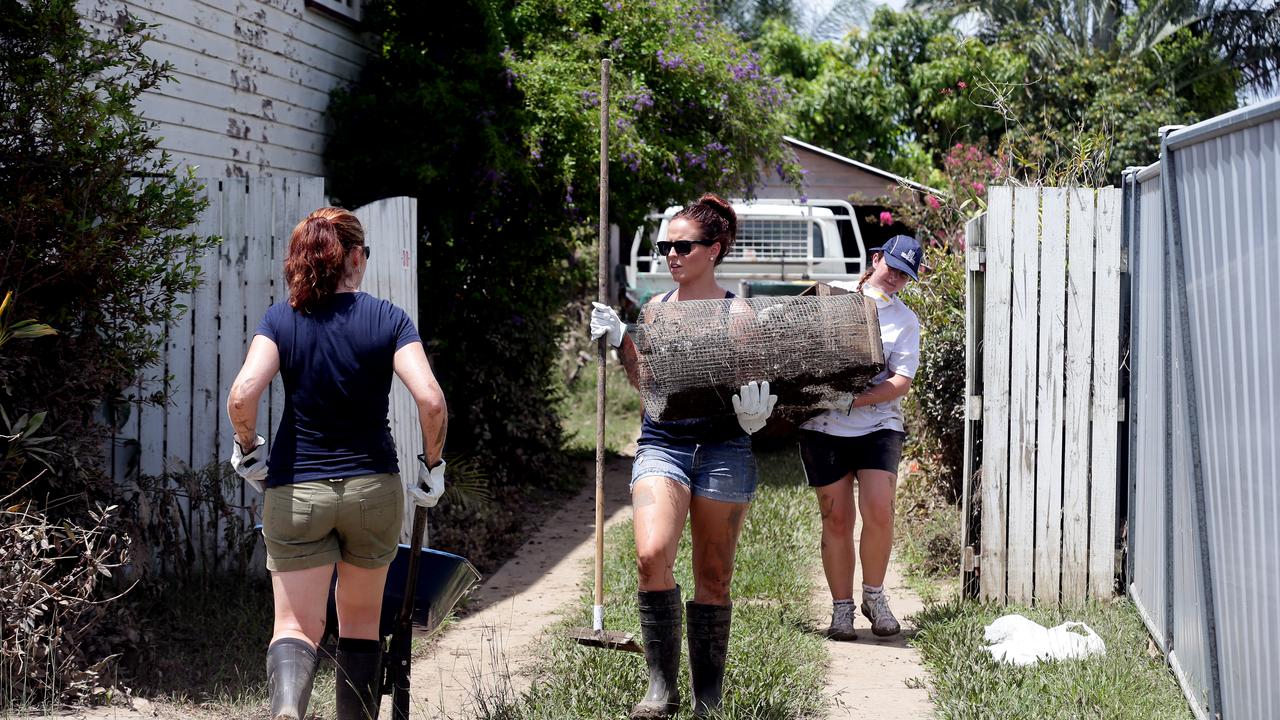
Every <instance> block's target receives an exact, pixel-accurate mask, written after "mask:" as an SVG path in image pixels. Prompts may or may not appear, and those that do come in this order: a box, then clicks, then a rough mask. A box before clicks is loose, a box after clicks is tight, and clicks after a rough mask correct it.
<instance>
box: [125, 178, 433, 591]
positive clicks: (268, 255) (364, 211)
mask: <svg viewBox="0 0 1280 720" xmlns="http://www.w3.org/2000/svg"><path fill="white" fill-rule="evenodd" d="M203 192H204V193H205V195H206V197H207V198H208V200H209V207H208V209H207V210H206V211H205V213H204V214H203V215H202V216H201V218H200V221H199V222H198V223H197V225H196V226H195V228H194V231H195V232H198V233H200V234H202V235H218V236H221V237H222V238H223V240H222V244H221V245H220V246H219V247H218V248H217V249H216V250H215V251H213V252H210V253H209V254H208V255H206V256H205V257H203V258H202V259H201V263H200V264H201V268H202V271H203V282H202V284H201V286H200V287H199V288H197V289H196V291H195V292H194V293H192V294H191V295H190V296H188V297H181V298H179V299H178V303H179V304H181V305H184V306H186V308H187V311H186V312H185V313H184V314H183V315H182V316H181V317H180V318H178V319H177V320H176V321H175V322H174V323H173V324H172V325H170V326H169V327H168V328H165V329H162V330H163V332H165V343H164V351H163V354H162V357H161V359H160V362H159V363H158V364H157V365H156V366H155V367H153V368H148V369H147V370H146V371H144V372H143V373H142V377H141V379H140V382H139V385H138V386H137V388H136V389H135V391H134V393H133V395H134V399H137V398H145V397H150V396H152V395H153V394H155V393H158V392H163V393H164V394H165V396H166V397H167V401H166V402H165V403H164V404H143V405H141V406H140V407H139V409H138V412H136V413H135V414H134V415H133V416H131V417H130V419H129V421H128V422H127V423H126V424H125V426H124V427H123V428H122V429H121V431H120V432H119V434H118V436H117V437H115V438H113V439H112V452H113V464H114V468H115V472H116V475H117V477H118V478H121V479H122V480H124V479H127V478H128V477H130V476H131V475H132V473H134V472H140V473H142V474H143V475H150V476H159V475H162V474H165V473H182V472H185V471H187V470H191V471H202V470H205V469H207V468H209V467H210V466H211V465H214V466H217V465H218V464H221V463H223V462H225V461H226V460H227V459H228V458H229V457H230V456H231V442H232V431H231V425H230V422H229V420H228V419H227V414H226V398H227V395H228V393H229V392H230V388H231V383H232V381H233V380H234V379H235V376H236V373H237V372H238V371H239V369H240V365H241V364H242V363H243V362H244V357H245V353H246V352H247V350H248V346H249V342H250V341H251V340H252V338H253V332H254V330H255V329H256V328H257V325H258V322H259V321H260V320H261V319H262V316H263V314H265V312H266V309H267V308H268V307H270V306H271V304H273V303H275V302H280V301H283V300H285V299H287V297H288V291H287V288H286V287H285V284H284V280H283V262H284V257H285V254H286V251H287V249H288V242H289V236H290V234H291V233H292V231H293V228H294V226H295V225H296V224H297V223H298V222H299V221H300V220H301V219H302V218H304V217H305V216H306V215H307V214H308V213H310V212H311V211H312V210H314V209H316V208H318V207H322V206H323V205H324V204H325V199H324V180H323V178H309V177H272V178H265V177H262V178H250V179H241V178H236V179H227V178H214V179H210V180H207V181H206V187H205V189H204V191H203ZM355 213H356V215H357V216H358V217H360V218H361V221H362V223H364V224H365V225H366V241H367V242H368V244H369V245H370V248H371V251H372V254H371V262H370V267H369V271H368V272H367V273H366V275H365V280H364V287H363V288H362V289H364V290H365V291H366V292H369V293H370V294H372V295H377V296H379V297H384V298H386V299H388V300H391V301H392V302H394V303H396V304H397V305H399V306H401V307H403V308H404V309H405V310H406V311H407V312H409V313H410V316H411V317H413V319H414V321H415V322H417V270H416V268H417V223H416V221H417V202H416V201H415V200H413V199H411V198H392V199H389V200H382V201H379V202H377V203H373V204H371V205H368V206H366V207H364V208H361V209H359V210H356V211H355ZM392 396H393V399H392V406H391V407H392V411H391V427H392V429H393V435H394V437H395V439H396V444H397V448H398V450H399V455H400V464H401V468H402V469H404V468H408V469H409V470H410V471H412V469H413V468H414V463H416V459H415V458H416V455H417V454H418V453H419V452H421V446H422V436H421V432H420V431H419V430H418V424H417V412H416V408H415V407H414V406H413V402H412V400H411V399H409V400H407V401H406V398H407V390H405V389H404V386H403V385H402V384H401V383H400V382H399V381H396V382H395V384H394V387H393V392H392ZM283 408H284V388H283V386H282V385H281V383H280V380H279V377H277V378H276V381H275V382H274V383H273V384H272V386H271V389H270V391H269V392H268V393H266V394H265V395H264V397H263V399H262V402H261V404H260V406H259V408H258V427H259V428H260V430H259V432H261V433H262V434H263V435H264V436H266V437H267V442H268V443H270V442H271V441H272V438H273V437H274V435H275V430H276V428H277V427H278V426H279V423H280V417H281V414H282V412H283ZM226 492H227V496H226V497H225V500H226V501H227V502H228V503H229V504H230V505H233V506H236V507H240V508H242V509H243V510H242V512H243V513H244V516H243V519H244V520H245V521H246V522H250V523H252V522H253V521H255V519H256V518H258V517H259V516H260V514H261V511H260V509H261V498H260V497H259V496H258V493H256V492H255V491H253V490H252V489H251V488H249V487H248V486H246V485H244V484H243V483H238V482H237V483H233V484H231V485H230V486H229V487H228V488H227V490H226ZM179 503H180V508H181V511H182V512H183V513H184V514H186V517H185V518H184V521H183V523H182V525H183V527H182V531H183V533H184V534H185V536H186V537H185V540H186V542H188V543H189V544H190V546H191V547H192V548H193V551H194V559H195V560H196V561H198V562H208V563H211V564H213V565H214V566H218V565H220V564H221V563H222V557H223V554H224V553H225V552H226V551H227V548H226V547H225V539H226V538H225V533H226V530H227V525H226V520H225V517H219V516H215V515H213V514H211V513H210V511H209V508H197V509H196V510H195V511H192V510H191V508H190V505H189V503H187V501H185V500H180V501H179ZM165 562H167V560H164V559H161V560H160V564H161V566H162V567H164V564H165Z"/></svg>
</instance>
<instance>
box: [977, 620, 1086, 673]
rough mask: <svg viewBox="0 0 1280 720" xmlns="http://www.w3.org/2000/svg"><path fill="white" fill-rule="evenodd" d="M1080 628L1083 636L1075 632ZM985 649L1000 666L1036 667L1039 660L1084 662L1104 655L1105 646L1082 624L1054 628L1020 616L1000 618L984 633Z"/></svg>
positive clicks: (1064, 624)
mask: <svg viewBox="0 0 1280 720" xmlns="http://www.w3.org/2000/svg"><path fill="white" fill-rule="evenodd" d="M1073 628H1080V629H1082V630H1083V631H1084V634H1080V633H1077V632H1073V631H1072V629H1073ZM983 636H984V637H985V638H986V640H987V642H988V643H990V644H989V645H988V646H987V647H986V648H984V649H985V650H986V651H987V652H989V653H991V657H993V658H995V660H996V661H998V662H1003V663H1007V664H1010V665H1033V664H1035V663H1036V662H1039V661H1040V660H1068V659H1081V658H1086V657H1089V656H1090V655H1105V654H1106V652H1107V649H1106V646H1105V645H1104V644H1103V642H1102V638H1100V637H1098V634H1097V633H1096V632H1094V631H1093V628H1091V627H1089V626H1088V625H1085V624H1084V623H1081V622H1065V623H1062V624H1061V625H1058V626H1056V627H1052V628H1046V627H1044V626H1043V625H1041V624H1039V623H1036V622H1033V621H1031V620H1028V619H1027V618H1025V617H1023V616H1021V615H1005V616H1004V617H1001V618H997V619H996V620H994V621H993V622H992V623H991V624H990V625H988V626H987V627H986V628H985V629H984V630H983Z"/></svg>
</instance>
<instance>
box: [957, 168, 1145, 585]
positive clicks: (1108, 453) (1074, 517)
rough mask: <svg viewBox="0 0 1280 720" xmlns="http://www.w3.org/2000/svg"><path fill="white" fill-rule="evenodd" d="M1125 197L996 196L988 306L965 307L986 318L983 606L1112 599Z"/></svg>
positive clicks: (990, 223)
mask: <svg viewBox="0 0 1280 720" xmlns="http://www.w3.org/2000/svg"><path fill="white" fill-rule="evenodd" d="M1119 199H1120V198H1119V191H1118V190H1114V189H1104V190H1092V189H1073V190H1066V189H1057V188H1047V189H1046V188H1038V187H1028V188H1017V189H1014V188H992V189H991V192H990V196H989V201H988V206H987V215H986V227H985V236H984V237H983V238H982V239H981V240H980V242H982V243H984V244H985V249H986V266H985V278H984V283H983V284H982V286H983V297H980V298H970V299H969V302H970V303H971V304H974V305H977V306H980V307H981V308H982V312H983V314H984V321H983V328H982V338H981V357H982V368H981V372H980V373H977V375H978V376H979V377H980V378H981V383H980V387H978V388H977V390H976V392H977V393H978V394H980V395H981V396H982V449H981V453H980V455H981V468H982V470H981V487H982V491H981V498H982V504H981V512H982V516H981V533H980V543H981V552H980V557H979V586H980V593H981V596H982V597H983V598H984V599H989V600H996V601H1001V602H1003V601H1009V602H1017V603H1031V602H1035V603H1036V604H1039V605H1058V604H1059V603H1064V604H1072V605H1074V604H1079V603H1080V602H1082V601H1083V600H1084V599H1085V598H1086V597H1094V598H1105V597H1108V596H1109V595H1110V594H1111V591H1112V589H1113V585H1114V572H1115V517H1116V515H1115V510H1116V483H1117V478H1118V470H1119V468H1118V463H1117V445H1118V438H1119V431H1120V428H1119V425H1118V423H1119V420H1120V416H1119V387H1120V383H1119V373H1120V362H1119V348H1120V341H1121V338H1120V230H1121V228H1120V213H1119ZM980 227H981V226H977V225H973V224H971V225H970V226H969V231H970V232H973V231H975V230H977V229H979V228H980ZM976 287H979V284H977V283H970V284H969V288H970V291H971V292H973V291H974V288H976ZM968 342H969V348H968V355H969V357H970V358H972V357H977V353H978V352H979V348H978V347H977V346H976V342H975V338H972V337H970V338H969V340H968ZM970 442H972V438H971V439H970ZM967 452H968V453H969V454H970V456H973V455H974V454H975V453H974V448H968V450H967ZM966 482H968V478H966ZM965 497H968V494H967V490H966V495H965ZM963 512H965V513H967V512H968V509H967V508H965V509H964V510H963Z"/></svg>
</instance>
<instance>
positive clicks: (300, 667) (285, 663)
mask: <svg viewBox="0 0 1280 720" xmlns="http://www.w3.org/2000/svg"><path fill="white" fill-rule="evenodd" d="M316 666H317V662H316V651H315V648H313V647H311V643H309V642H307V641H305V640H299V639H297V638H281V639H280V640H277V641H275V642H273V643H271V647H269V648H267V687H268V688H269V689H270V692H271V720H302V718H305V717H306V716H307V704H308V703H309V702H310V701H311V684H312V682H313V681H314V680H315V677H316Z"/></svg>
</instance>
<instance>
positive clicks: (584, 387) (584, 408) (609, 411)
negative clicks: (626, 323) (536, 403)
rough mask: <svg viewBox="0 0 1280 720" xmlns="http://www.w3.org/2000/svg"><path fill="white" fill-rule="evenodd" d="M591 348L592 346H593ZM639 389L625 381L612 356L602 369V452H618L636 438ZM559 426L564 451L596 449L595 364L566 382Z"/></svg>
mask: <svg viewBox="0 0 1280 720" xmlns="http://www.w3.org/2000/svg"><path fill="white" fill-rule="evenodd" d="M593 350H594V347H593ZM640 410H641V405H640V393H638V392H636V389H635V388H633V387H631V383H630V382H628V381H627V373H626V371H625V370H623V369H622V365H621V364H620V363H618V362H617V361H615V360H613V359H612V358H611V359H610V360H609V364H608V367H607V368H606V369H605V416H606V418H607V419H606V421H605V426H604V447H605V451H606V452H610V453H619V452H621V451H622V449H623V448H625V447H626V446H627V445H629V444H630V443H631V442H632V441H633V440H635V439H636V426H637V423H638V422H639V418H640ZM560 426H561V428H563V430H564V447H565V451H566V452H568V453H570V454H575V455H590V456H591V457H595V452H596V366H595V362H594V360H593V361H592V362H590V363H587V364H586V365H584V366H583V367H582V369H581V370H580V371H579V372H578V374H577V376H576V377H574V379H573V380H571V381H569V382H568V383H566V385H565V388H564V394H563V396H562V400H561V404H560Z"/></svg>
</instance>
